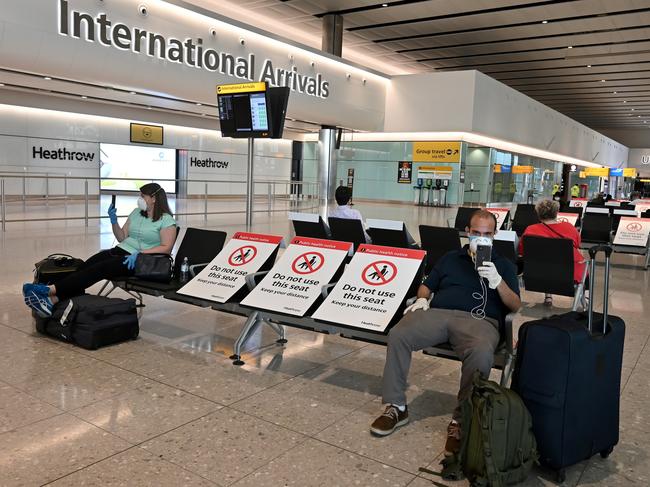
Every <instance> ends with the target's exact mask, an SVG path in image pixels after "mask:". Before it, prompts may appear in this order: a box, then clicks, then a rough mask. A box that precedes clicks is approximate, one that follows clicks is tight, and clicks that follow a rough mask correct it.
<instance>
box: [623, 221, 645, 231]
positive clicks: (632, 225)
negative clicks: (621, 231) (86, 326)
mask: <svg viewBox="0 0 650 487" xmlns="http://www.w3.org/2000/svg"><path fill="white" fill-rule="evenodd" d="M625 228H627V229H628V230H629V231H630V232H640V231H641V229H642V228H643V226H642V225H641V224H640V223H638V222H632V223H628V224H627V226H626V227H625Z"/></svg>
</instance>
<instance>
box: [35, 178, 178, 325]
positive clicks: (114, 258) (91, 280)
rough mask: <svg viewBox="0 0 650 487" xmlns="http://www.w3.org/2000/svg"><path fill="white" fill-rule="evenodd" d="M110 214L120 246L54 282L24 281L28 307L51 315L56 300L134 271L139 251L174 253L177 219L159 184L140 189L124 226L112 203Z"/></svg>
mask: <svg viewBox="0 0 650 487" xmlns="http://www.w3.org/2000/svg"><path fill="white" fill-rule="evenodd" d="M108 216H109V218H110V221H111V225H112V228H113V235H115V238H116V239H117V241H118V242H119V243H118V245H117V246H116V247H114V248H112V249H108V250H102V251H101V252H99V253H98V254H95V255H93V256H92V257H90V258H89V259H88V260H87V261H86V262H85V263H84V264H83V265H82V266H81V267H80V268H79V269H78V270H77V271H76V272H73V273H71V274H70V275H68V276H66V277H64V278H63V279H61V280H59V281H57V283H56V284H54V285H51V286H46V285H44V284H24V285H23V296H24V298H25V304H27V306H29V307H30V308H32V309H33V310H34V311H36V312H37V313H38V314H39V315H40V316H43V317H46V316H50V315H51V314H52V306H53V305H54V304H56V302H57V301H59V300H64V299H69V298H72V297H74V296H79V295H81V294H83V293H84V292H85V290H86V289H87V288H88V287H90V286H92V285H93V284H95V283H97V282H99V281H101V280H103V279H115V278H117V277H122V276H128V275H131V274H133V271H134V269H135V261H136V258H137V256H138V254H170V253H171V251H172V247H173V246H174V241H175V240H176V222H175V221H174V218H173V217H172V215H171V210H170V209H169V204H168V202H167V194H166V193H165V190H164V189H163V188H162V187H161V186H160V185H159V184H158V183H149V184H145V185H144V186H142V187H141V188H140V197H139V198H138V208H137V209H135V210H133V211H132V212H131V214H130V215H129V217H128V219H127V221H126V223H125V224H124V225H123V226H120V225H119V224H118V223H117V210H116V209H115V207H113V206H112V205H111V206H110V207H109V208H108Z"/></svg>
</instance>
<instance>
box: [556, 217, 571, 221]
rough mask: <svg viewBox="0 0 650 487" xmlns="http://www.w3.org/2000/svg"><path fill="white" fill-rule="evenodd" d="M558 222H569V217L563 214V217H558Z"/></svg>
mask: <svg viewBox="0 0 650 487" xmlns="http://www.w3.org/2000/svg"><path fill="white" fill-rule="evenodd" d="M557 222H558V223H569V219H568V218H565V217H563V216H562V217H560V218H558V219H557Z"/></svg>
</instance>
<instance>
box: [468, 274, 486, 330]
mask: <svg viewBox="0 0 650 487" xmlns="http://www.w3.org/2000/svg"><path fill="white" fill-rule="evenodd" d="M478 279H479V282H480V283H481V292H480V293H477V292H474V293H472V297H473V298H474V299H478V300H479V304H478V305H476V306H475V307H474V308H472V311H470V314H471V315H472V318H474V319H475V320H483V319H485V307H486V306H487V287H486V286H485V282H484V280H483V278H482V277H479V278H478Z"/></svg>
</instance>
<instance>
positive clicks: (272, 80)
mask: <svg viewBox="0 0 650 487" xmlns="http://www.w3.org/2000/svg"><path fill="white" fill-rule="evenodd" d="M107 3H108V2H107ZM141 8H146V7H141ZM58 33H59V34H60V35H62V36H66V37H71V38H74V39H82V40H85V41H87V42H93V43H98V44H100V45H102V46H105V47H114V48H116V49H120V50H123V51H132V52H134V53H136V54H142V55H144V56H150V57H156V58H158V59H161V60H163V61H168V62H172V63H178V64H181V65H185V66H189V67H191V68H196V69H204V70H207V71H210V72H219V73H221V74H223V75H226V76H231V77H233V78H238V79H242V80H248V81H260V82H264V81H266V82H268V83H269V84H270V85H271V86H287V87H289V88H290V89H291V90H292V91H296V92H298V93H303V94H305V95H308V96H314V97H317V98H327V97H329V94H330V83H329V81H327V80H326V79H324V78H323V75H322V74H320V73H314V74H313V75H310V74H306V73H301V72H299V70H298V67H297V66H295V65H294V66H292V67H291V68H290V69H282V68H276V67H274V66H273V62H272V61H271V60H270V59H264V60H261V61H260V60H258V59H257V57H256V56H255V54H254V53H249V54H248V55H247V56H245V57H244V56H238V55H236V54H232V53H229V52H225V51H219V50H217V49H213V48H211V47H207V46H206V45H204V41H203V39H202V38H200V37H196V38H191V37H186V38H185V39H177V38H174V37H166V36H164V35H163V34H160V33H158V32H151V31H149V30H147V29H145V28H142V27H133V26H129V25H126V24H124V23H120V22H114V21H113V20H112V19H110V18H109V16H108V14H106V13H100V14H99V15H97V16H93V15H91V14H89V13H87V12H82V11H78V10H74V9H71V8H70V5H69V2H68V0H59V2H58ZM215 35H216V34H215Z"/></svg>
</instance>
